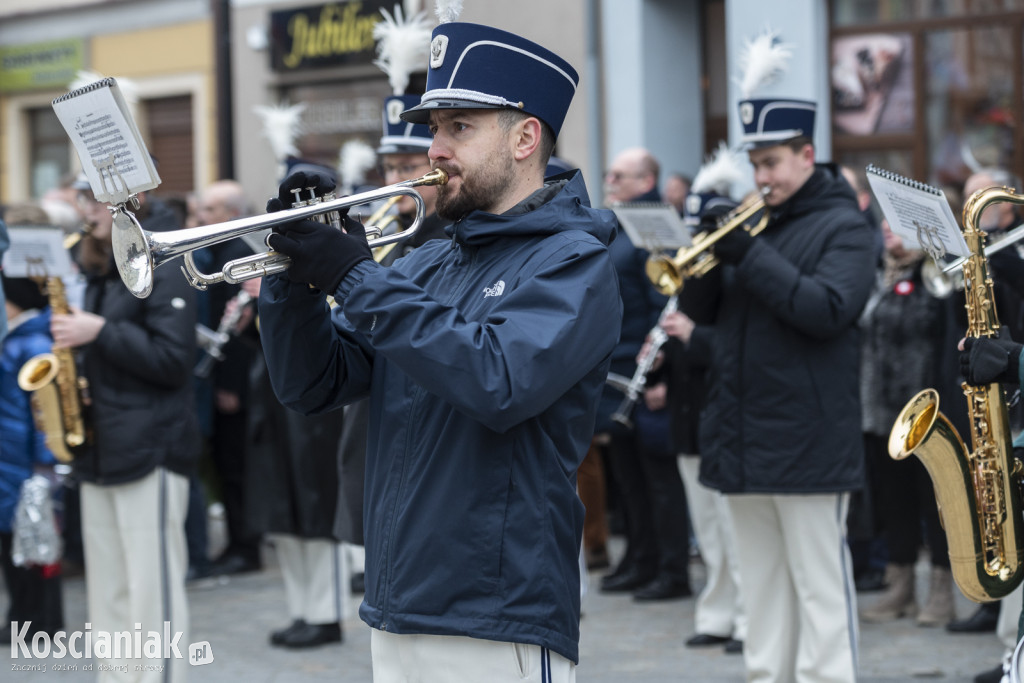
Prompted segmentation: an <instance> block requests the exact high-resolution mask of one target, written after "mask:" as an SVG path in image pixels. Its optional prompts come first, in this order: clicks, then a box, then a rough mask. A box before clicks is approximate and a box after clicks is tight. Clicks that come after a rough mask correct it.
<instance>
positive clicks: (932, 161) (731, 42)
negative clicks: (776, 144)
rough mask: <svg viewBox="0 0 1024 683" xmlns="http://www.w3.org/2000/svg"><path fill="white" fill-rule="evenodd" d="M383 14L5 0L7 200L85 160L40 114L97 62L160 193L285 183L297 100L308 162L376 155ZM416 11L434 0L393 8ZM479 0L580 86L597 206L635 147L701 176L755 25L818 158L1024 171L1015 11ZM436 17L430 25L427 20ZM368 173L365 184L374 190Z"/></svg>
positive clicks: (471, 16)
mask: <svg viewBox="0 0 1024 683" xmlns="http://www.w3.org/2000/svg"><path fill="white" fill-rule="evenodd" d="M394 4H395V3H394V0H338V1H334V2H316V1H315V0H147V1H145V2H143V1H142V0H107V1H95V0H93V1H89V0H7V2H5V3H3V5H2V6H0V123H2V126H0V202H9V201H17V200H22V199H27V198H31V197H38V196H41V194H42V193H43V192H44V191H45V190H46V189H47V188H48V187H50V186H53V185H54V184H55V183H58V182H59V181H60V179H61V178H62V177H65V176H66V174H67V173H68V172H70V171H74V170H75V169H76V168H77V166H78V161H77V159H76V158H74V152H73V151H72V150H71V147H70V143H69V142H68V141H67V138H66V135H64V133H63V131H62V129H61V128H60V126H59V124H58V123H57V121H56V118H55V117H54V116H53V115H52V112H50V108H49V103H50V100H52V99H53V98H54V97H56V96H58V95H60V94H61V93H63V92H64V91H65V90H66V89H67V87H68V84H69V83H70V82H71V77H72V74H74V73H75V72H76V71H78V70H79V69H88V70H90V71H92V72H96V73H99V74H102V75H104V76H115V77H117V78H118V79H119V80H122V79H127V80H129V81H131V83H132V85H133V87H134V90H135V91H136V93H137V97H138V103H137V104H136V105H135V106H134V109H135V112H134V113H135V116H136V120H137V122H138V123H139V127H140V129H141V130H142V133H143V136H144V138H145V139H146V141H147V144H148V145H149V146H150V151H151V152H153V154H154V156H156V158H157V160H158V162H159V164H160V166H159V170H160V174H161V177H162V178H163V184H162V186H161V188H160V189H159V190H158V192H187V191H189V190H192V189H194V188H199V187H202V186H203V185H205V184H207V183H209V182H211V181H213V180H216V179H218V178H220V177H229V176H231V177H235V178H236V179H238V180H239V181H241V182H242V183H243V185H245V187H246V188H248V190H249V193H250V198H251V200H252V202H253V204H254V206H256V207H260V206H262V204H263V201H264V200H265V198H266V197H267V196H268V195H270V194H272V193H273V191H274V188H275V187H276V185H277V181H278V179H279V176H280V172H281V169H280V167H279V164H278V161H277V160H276V159H275V158H274V153H273V151H272V149H271V146H270V144H269V140H267V138H266V136H265V135H264V132H263V130H262V121H261V119H260V118H259V117H258V116H256V114H255V112H254V108H255V107H256V106H257V105H261V106H269V105H279V104H284V103H290V104H296V103H299V102H303V103H305V104H306V107H305V110H304V111H303V112H302V129H301V132H300V134H299V137H298V139H297V146H298V149H299V151H300V153H301V154H302V155H303V156H304V157H307V158H310V159H312V160H315V161H319V162H320V163H325V164H328V165H336V164H337V163H338V154H339V150H340V149H341V146H342V144H343V143H344V142H346V141H348V140H352V139H360V140H362V141H364V142H366V143H367V144H368V145H370V146H375V145H376V143H377V139H378V138H379V134H380V103H381V101H382V100H383V98H384V96H385V95H387V94H389V87H388V84H387V81H386V78H385V76H384V74H383V73H381V71H380V70H379V69H378V68H377V67H376V66H374V65H373V59H374V46H373V42H372V37H370V36H371V33H372V23H373V22H374V21H376V20H378V19H379V10H380V9H381V8H387V9H389V10H390V9H392V7H393V6H394ZM403 4H404V5H405V10H406V12H407V13H415V12H417V11H421V10H424V11H427V12H428V13H430V14H432V12H433V2H432V1H431V0H405V2H404V3H403ZM785 5H786V8H785V13H784V14H780V6H779V4H778V3H767V2H764V1H763V0H560V1H559V2H550V1H548V0H520V1H519V2H516V3H493V2H483V1H476V2H474V1H473V0H470V1H469V2H466V3H465V9H464V10H463V15H462V17H461V19H462V20H464V21H470V22H478V23H485V24H491V25H494V26H499V27H502V28H504V29H507V30H509V31H512V32H514V33H518V34H520V35H523V36H525V37H527V38H530V39H531V40H534V41H536V42H538V43H540V44H542V45H545V46H547V47H550V48H551V49H553V50H555V51H556V52H558V53H559V54H560V55H562V56H563V57H565V58H566V59H567V60H568V61H569V62H570V63H571V64H573V65H574V66H575V67H576V68H577V70H578V71H579V73H580V76H581V81H580V87H579V90H578V92H577V94H576V97H575V99H574V101H573V104H572V107H571V108H570V111H569V114H568V116H567V118H566V121H565V125H564V126H563V129H562V133H561V136H560V139H559V143H558V147H557V150H556V153H557V154H558V155H559V156H560V157H562V158H564V159H566V160H567V161H569V162H570V163H572V164H574V165H577V166H579V167H580V168H581V169H582V170H583V172H584V174H585V176H586V178H587V182H588V186H589V187H590V189H591V193H592V195H593V199H594V202H595V203H600V202H601V199H602V197H601V178H602V169H604V168H605V166H606V164H607V163H608V162H609V160H610V159H611V158H612V157H614V156H615V155H616V154H617V153H618V152H620V151H622V150H623V149H625V148H627V147H633V146H643V147H647V148H648V149H650V150H651V151H652V152H653V153H654V154H655V155H656V156H657V157H658V159H659V160H660V161H661V165H662V169H663V171H665V172H666V173H667V172H670V171H679V172H683V173H686V174H691V175H692V174H693V173H694V172H696V170H697V169H698V168H699V166H700V164H701V162H702V160H703V158H704V155H705V154H706V153H707V152H708V151H709V150H711V149H714V148H715V147H716V146H717V145H718V143H719V141H721V140H726V141H729V142H732V143H735V142H736V141H738V139H739V135H740V130H741V126H740V122H739V119H738V113H737V111H736V105H735V103H736V101H737V100H738V99H739V93H738V90H737V85H736V80H737V76H738V58H739V55H740V53H741V51H742V49H743V45H744V42H745V41H746V40H748V39H749V38H751V37H752V36H753V35H755V34H757V33H758V32H760V31H762V30H763V29H764V28H765V27H766V26H770V27H772V28H773V29H775V30H777V31H778V32H779V34H780V37H781V39H782V40H784V41H785V42H786V43H789V44H790V45H791V46H792V49H793V58H792V60H791V64H790V68H789V70H788V71H787V73H786V74H785V75H784V76H783V77H782V78H781V79H780V80H779V81H778V82H776V83H774V84H771V85H769V86H767V87H766V88H764V89H763V91H762V92H760V93H759V94H760V95H764V96H773V95H779V96H790V97H798V98H806V99H813V100H815V101H817V103H818V124H817V129H816V132H815V143H816V147H817V152H818V157H819V159H821V160H836V161H840V162H843V163H848V164H850V165H852V166H854V167H857V168H863V167H864V166H865V165H866V164H868V163H874V164H876V165H878V166H881V167H883V168H887V169H890V170H894V171H897V172H900V173H903V174H905V175H909V176H912V177H914V178H916V179H918V180H924V181H926V182H931V183H934V184H937V185H939V186H941V187H942V188H943V189H945V190H946V191H947V193H949V194H950V196H951V199H952V197H954V196H955V195H956V193H957V192H959V189H960V187H961V186H962V183H963V180H964V178H966V176H967V175H968V174H969V173H970V172H971V171H972V170H974V169H977V168H980V167H984V166H991V165H1001V166H1005V167H1007V168H1009V169H1010V170H1012V171H1014V172H1016V173H1017V174H1018V175H1020V174H1021V173H1024V144H1022V143H1024V140H1021V139H1020V138H1021V136H1022V135H1024V130H1022V126H1020V125H1017V123H1016V122H1019V121H1021V120H1022V116H1024V73H1022V71H1024V55H1022V43H1024V41H1022V32H1024V0H887V1H885V2H882V1H880V0H829V1H828V2H826V1H825V0H789V1H788V2H787V3H786V4H785ZM431 18H432V17H431ZM370 180H373V178H372V177H371V178H370Z"/></svg>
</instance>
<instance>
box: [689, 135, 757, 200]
mask: <svg viewBox="0 0 1024 683" xmlns="http://www.w3.org/2000/svg"><path fill="white" fill-rule="evenodd" d="M747 163H748V162H747V159H746V156H745V155H743V154H741V153H740V152H738V151H737V150H735V149H732V148H730V147H729V146H728V145H727V144H725V142H719V143H718V149H716V150H715V151H714V152H712V153H711V156H709V157H708V158H707V160H706V161H705V162H704V165H703V166H701V167H700V170H699V171H697V175H696V177H695V178H694V179H693V183H692V184H691V185H690V192H692V193H693V194H703V193H705V192H715V193H717V194H720V195H722V196H723V197H731V196H732V190H733V188H734V187H738V186H740V185H741V184H743V183H744V182H745V181H746V180H747V175H746V166H747Z"/></svg>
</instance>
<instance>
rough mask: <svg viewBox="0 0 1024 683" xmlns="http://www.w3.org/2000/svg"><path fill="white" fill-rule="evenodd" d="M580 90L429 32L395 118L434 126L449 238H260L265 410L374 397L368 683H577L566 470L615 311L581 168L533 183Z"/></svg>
mask: <svg viewBox="0 0 1024 683" xmlns="http://www.w3.org/2000/svg"><path fill="white" fill-rule="evenodd" d="M450 18H451V17H450V16H446V17H443V19H450ZM474 46H475V47H474ZM577 82H578V77H577V75H576V72H575V70H574V69H573V68H572V67H571V66H570V65H569V64H568V63H566V62H565V61H564V60H563V59H561V58H560V57H558V56H557V55H555V54H554V53H552V52H550V51H548V50H546V49H544V48H542V47H540V46H539V45H536V44H534V43H532V42H530V41H527V40H525V39H523V38H521V37H519V36H516V35H513V34H510V33H507V32H504V31H500V30H497V29H494V28H491V27H486V26H479V25H474V24H466V23H444V22H443V23H441V24H440V25H439V26H438V27H437V28H436V29H435V30H434V32H433V41H432V49H431V56H430V71H429V72H428V77H427V91H426V94H424V95H423V99H422V102H421V104H420V105H418V106H417V107H414V108H412V109H410V110H407V111H406V112H404V114H403V117H404V118H405V120H407V121H412V122H414V123H427V124H428V125H429V127H430V129H431V130H432V132H433V135H434V140H433V143H432V145H431V147H430V151H429V155H430V159H431V162H432V165H433V166H434V167H435V168H439V169H442V170H444V171H446V172H447V173H448V175H449V180H448V184H447V185H445V186H444V187H442V188H441V189H440V190H439V192H438V200H437V211H438V213H439V214H440V215H441V216H442V217H444V218H446V219H448V220H452V221H454V224H453V225H452V226H450V227H449V228H448V235H449V236H450V240H443V241H442V240H434V241H431V242H428V243H427V244H425V245H423V246H421V247H419V248H418V249H416V250H415V251H413V252H412V253H411V254H409V255H408V256H405V257H403V258H401V259H398V260H397V261H396V262H395V263H394V265H392V266H391V267H389V268H383V267H381V266H380V265H379V264H377V263H375V262H374V261H373V258H372V253H371V251H370V248H369V247H368V246H367V244H366V240H365V233H364V232H363V226H361V225H359V224H358V223H357V222H355V221H352V219H350V218H348V219H347V220H346V225H347V228H346V231H347V233H348V234H341V233H338V232H337V231H334V230H331V229H329V228H327V229H322V228H321V224H316V223H314V222H312V221H299V222H296V223H292V224H289V225H286V226H282V227H281V229H280V230H279V231H278V232H277V233H275V234H274V235H273V236H272V237H271V244H272V246H273V247H274V248H275V249H277V250H279V251H281V252H282V253H286V254H288V255H289V256H290V257H291V258H292V265H291V267H290V268H289V269H288V270H287V271H286V273H285V274H284V275H282V276H273V277H268V278H266V282H265V283H264V287H263V290H262V291H261V293H260V301H259V309H260V316H261V320H262V322H261V335H262V337H263V340H264V347H265V350H266V355H267V360H268V365H269V367H270V372H271V377H272V379H273V383H274V389H275V391H276V392H277V394H278V396H279V397H280V399H281V400H282V401H283V402H284V403H285V404H287V405H289V406H290V407H292V408H294V409H296V410H300V411H302V412H305V413H319V412H324V411H329V410H332V409H334V408H337V407H338V406H340V405H343V404H345V403H349V402H351V401H353V400H356V399H358V398H361V397H363V396H366V395H367V394H368V395H369V397H370V408H371V410H370V418H371V421H370V429H369V439H368V441H369V447H368V451H367V462H366V465H367V473H366V500H367V505H366V509H365V514H366V520H365V524H364V526H365V529H366V531H367V533H366V593H365V597H364V601H363V604H362V605H361V607H360V616H361V617H362V618H363V620H364V621H365V622H366V623H368V624H369V625H370V626H371V627H372V628H373V630H372V637H371V649H372V657H373V669H374V680H375V681H378V683H389V682H391V681H399V680H408V678H409V677H413V676H415V677H416V678H421V679H424V680H437V679H440V678H442V672H443V678H444V679H445V680H448V681H481V680H487V681H503V680H507V681H513V680H515V681H518V680H535V681H540V680H541V677H542V676H544V680H556V681H570V680H574V675H575V667H574V663H575V662H576V661H577V660H578V657H579V618H580V574H579V566H578V554H579V547H580V537H581V528H582V521H583V509H582V505H581V504H580V501H579V498H578V497H577V495H576V469H577V467H578V465H579V463H580V460H581V459H582V457H583V454H584V452H585V451H586V448H587V444H588V443H589V440H590V436H591V434H592V431H593V425H594V415H595V409H596V403H597V398H598V395H599V393H600V390H601V388H602V386H603V384H604V379H605V376H606V374H607V372H608V364H609V359H610V354H611V351H612V348H613V347H614V345H615V340H616V334H617V330H618V325H619V316H620V315H621V302H620V299H619V294H618V289H617V287H616V280H615V273H614V270H613V268H612V266H611V262H610V259H609V257H608V252H607V244H608V242H609V241H610V240H611V238H612V235H613V233H614V230H615V219H614V216H613V215H612V214H611V213H610V212H605V211H601V210H596V209H592V208H591V207H590V205H589V200H588V198H587V194H586V189H585V187H584V184H583V181H582V177H581V175H580V174H579V173H578V172H577V173H574V174H572V175H569V174H564V175H561V176H555V177H553V178H549V179H548V180H547V182H545V179H544V171H545V165H546V162H547V158H548V156H549V155H550V153H551V150H552V148H553V145H554V141H555V136H556V135H557V133H558V131H559V129H560V128H561V125H562V121H563V119H564V117H565V114H566V110H567V109H568V106H569V103H570V101H571V99H572V95H573V93H574V91H575V89H576V85H577ZM301 180H302V181H303V182H304V181H305V179H301ZM289 186H290V184H289V183H286V184H285V185H284V186H282V188H281V194H282V195H283V196H284V197H285V198H287V196H288V190H289ZM281 206H283V203H282V202H281V200H280V197H279V198H277V199H272V200H271V202H270V204H269V206H268V208H269V209H271V210H274V209H277V208H280V207H281ZM307 283H312V284H313V285H314V286H315V287H316V288H317V289H318V290H320V291H317V290H314V289H310V288H309V287H308V285H307ZM324 293H329V294H332V295H333V296H334V298H335V300H336V301H337V302H338V304H339V308H337V309H335V312H334V313H333V315H332V314H329V313H328V309H327V306H326V304H325V301H324ZM299 349H301V352H300V351H299Z"/></svg>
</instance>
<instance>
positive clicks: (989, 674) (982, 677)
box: [974, 664, 1003, 683]
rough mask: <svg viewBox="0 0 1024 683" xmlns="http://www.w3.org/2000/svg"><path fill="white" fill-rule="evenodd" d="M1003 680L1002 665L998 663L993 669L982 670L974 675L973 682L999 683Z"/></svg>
mask: <svg viewBox="0 0 1024 683" xmlns="http://www.w3.org/2000/svg"><path fill="white" fill-rule="evenodd" d="M1001 680H1003V665H1002V664H1000V665H999V666H997V667H996V668H994V669H989V670H988V671H982V672H981V673H980V674H978V675H977V676H975V677H974V683H999V681H1001Z"/></svg>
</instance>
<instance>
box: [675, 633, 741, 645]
mask: <svg viewBox="0 0 1024 683" xmlns="http://www.w3.org/2000/svg"><path fill="white" fill-rule="evenodd" d="M730 640H732V639H731V638H730V637H729V636H713V635H711V634H710V633H698V634H697V635H695V636H692V637H691V638H690V639H689V640H687V641H686V647H707V646H708V645H723V644H725V643H728V642H729V641H730Z"/></svg>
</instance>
